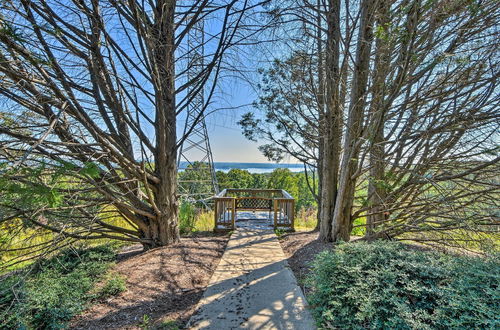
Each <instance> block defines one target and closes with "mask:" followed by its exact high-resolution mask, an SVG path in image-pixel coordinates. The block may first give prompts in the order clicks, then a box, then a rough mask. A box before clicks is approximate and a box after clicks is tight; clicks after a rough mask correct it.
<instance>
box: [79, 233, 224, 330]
mask: <svg viewBox="0 0 500 330" xmlns="http://www.w3.org/2000/svg"><path fill="white" fill-rule="evenodd" d="M227 240H228V236H222V235H221V236H213V237H189V238H182V239H181V241H180V242H179V243H178V244H175V245H173V246H169V247H165V248H158V249H154V250H150V251H147V252H142V248H141V246H130V247H127V248H126V249H125V250H124V251H123V252H122V253H121V254H120V255H119V256H118V261H117V264H116V266H115V267H114V268H113V271H114V272H117V273H118V274H121V275H122V276H124V277H125V279H126V282H127V290H126V291H125V292H123V293H122V294H120V295H118V296H116V297H112V298H110V299H108V300H106V301H104V302H100V303H98V304H96V305H93V306H92V307H91V308H89V309H88V310H87V311H86V312H85V313H84V314H83V315H80V316H79V317H77V318H76V319H75V320H74V321H73V322H72V324H71V328H73V329H140V328H141V327H142V328H144V327H146V326H147V327H154V325H155V324H156V325H158V324H161V323H162V322H166V321H173V322H175V324H176V325H178V326H179V327H181V328H182V326H184V325H185V324H186V323H187V321H188V320H189V318H190V317H191V315H192V314H193V312H194V309H195V307H196V304H197V303H198V301H199V300H200V298H201V296H202V295H203V292H204V291H205V288H206V286H207V284H208V281H209V280H210V276H212V273H213V271H214V270H215V268H216V267H217V264H218V263H219V260H220V258H221V256H222V253H223V252H224V248H225V246H226V244H227ZM144 315H146V316H144Z"/></svg>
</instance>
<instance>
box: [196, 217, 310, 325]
mask: <svg viewBox="0 0 500 330" xmlns="http://www.w3.org/2000/svg"><path fill="white" fill-rule="evenodd" d="M238 227H239V228H238V230H236V231H235V233H234V234H233V235H232V237H231V239H230V240H229V243H228V245H227V248H226V251H225V253H224V255H223V257H222V259H221V261H220V264H219V265H218V267H217V269H216V270H215V272H214V275H213V276H212V278H211V280H210V284H209V286H208V288H207V290H206V291H205V294H204V296H203V298H202V300H201V301H200V304H199V306H198V310H197V312H196V313H195V315H194V316H193V317H192V318H191V320H190V323H189V325H188V327H189V328H191V329H236V328H240V329H241V328H244V329H301V330H302V329H304V330H307V329H314V328H315V327H314V322H313V319H312V317H311V315H310V313H309V311H308V310H307V309H306V302H305V299H304V295H303V294H302V291H301V289H300V288H299V286H298V285H297V282H296V279H295V277H294V275H293V273H292V271H291V270H290V269H289V267H288V265H287V263H286V259H285V255H284V253H283V250H282V249H281V246H280V244H279V242H278V240H277V237H276V235H275V234H274V232H273V231H272V230H270V229H266V228H265V226H262V225H261V224H258V223H256V224H255V225H252V222H251V221H249V222H248V223H246V224H245V225H243V226H240V225H238Z"/></svg>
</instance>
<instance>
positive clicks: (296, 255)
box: [279, 231, 333, 294]
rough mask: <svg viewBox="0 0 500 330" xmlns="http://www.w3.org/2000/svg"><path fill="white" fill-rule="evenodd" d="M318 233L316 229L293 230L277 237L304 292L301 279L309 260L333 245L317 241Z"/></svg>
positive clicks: (307, 270)
mask: <svg viewBox="0 0 500 330" xmlns="http://www.w3.org/2000/svg"><path fill="white" fill-rule="evenodd" d="M318 234H319V233H318V232H317V231H316V232H314V231H307V232H295V233H290V234H286V235H283V236H282V237H280V239H279V241H280V243H281V247H282V248H283V251H284V252H285V255H286V257H287V258H288V260H287V261H288V264H289V265H290V268H291V269H292V270H293V273H294V274H295V277H296V278H297V280H298V282H299V285H300V286H301V287H302V290H304V293H305V294H307V288H306V287H304V284H303V279H304V278H305V276H306V275H307V273H308V272H309V271H310V269H311V267H310V264H311V262H312V261H313V260H314V257H315V256H316V255H317V254H318V253H320V252H321V251H324V250H327V249H331V248H332V246H333V244H332V243H323V242H320V241H318V240H317V238H318Z"/></svg>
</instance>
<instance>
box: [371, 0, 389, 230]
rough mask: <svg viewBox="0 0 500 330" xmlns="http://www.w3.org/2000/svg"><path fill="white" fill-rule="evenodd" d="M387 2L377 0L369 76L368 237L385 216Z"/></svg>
mask: <svg viewBox="0 0 500 330" xmlns="http://www.w3.org/2000/svg"><path fill="white" fill-rule="evenodd" d="M390 5H391V2H390V1H387V0H381V1H380V2H379V4H378V8H377V14H376V17H377V18H376V20H377V26H378V27H379V28H378V31H379V34H378V35H377V40H376V54H377V56H376V58H375V66H374V78H373V98H372V102H371V105H370V116H371V123H370V128H369V132H368V140H369V141H370V179H369V183H368V199H369V200H368V202H369V205H370V209H369V211H368V213H369V215H368V216H367V218H366V238H368V239H371V238H372V237H373V235H374V233H375V227H376V226H377V224H380V223H382V222H383V221H384V220H385V213H384V205H383V203H384V201H385V198H386V194H387V191H386V184H387V183H386V182H385V150H384V149H385V148H384V144H383V142H384V127H385V114H386V112H387V106H386V105H385V102H384V95H385V90H386V88H385V87H386V86H385V78H386V76H387V74H388V73H389V64H390V45H389V37H388V36H389V33H388V29H389V28H390V27H389V22H390V17H389V14H390V13H389V10H390Z"/></svg>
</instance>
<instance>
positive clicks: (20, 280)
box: [0, 246, 115, 329]
mask: <svg viewBox="0 0 500 330" xmlns="http://www.w3.org/2000/svg"><path fill="white" fill-rule="evenodd" d="M114 258H115V252H114V250H113V249H112V248H111V247H109V246H97V247H93V248H88V249H68V250H65V251H62V252H61V253H60V254H58V255H56V256H54V257H52V258H50V259H46V260H41V261H39V262H38V263H37V264H36V265H35V266H34V267H33V269H32V270H31V271H29V272H26V273H19V274H17V275H13V276H9V277H6V278H4V279H2V280H0V328H17V329H25V328H31V329H62V328H65V325H66V323H67V321H69V320H70V319H71V318H72V317H73V316H74V315H76V314H78V313H79V312H81V311H82V310H83V309H84V308H85V307H86V305H87V303H88V302H89V301H90V300H91V299H92V295H91V294H90V293H89V292H90V290H91V289H92V287H93V286H94V285H95V283H97V282H98V281H99V280H100V279H101V278H102V276H103V275H104V274H105V273H106V271H107V269H108V267H109V266H110V265H111V264H112V261H113V260H114Z"/></svg>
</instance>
